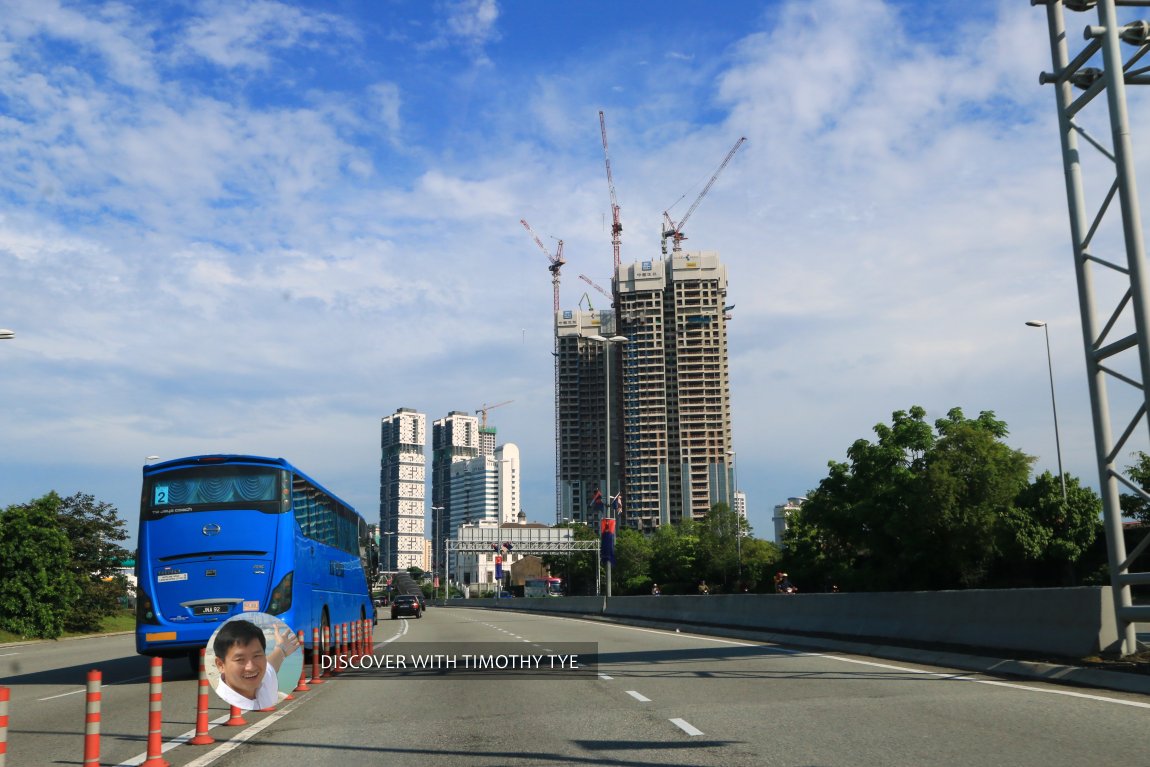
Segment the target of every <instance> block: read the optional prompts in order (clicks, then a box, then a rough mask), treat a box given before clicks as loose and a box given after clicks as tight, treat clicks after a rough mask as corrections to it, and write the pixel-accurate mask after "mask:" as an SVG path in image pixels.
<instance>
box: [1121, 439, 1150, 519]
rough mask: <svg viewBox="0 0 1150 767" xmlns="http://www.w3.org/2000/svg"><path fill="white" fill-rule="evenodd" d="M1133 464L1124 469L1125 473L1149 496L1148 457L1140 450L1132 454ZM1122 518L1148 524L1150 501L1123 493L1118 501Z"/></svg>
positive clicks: (1149, 466) (1149, 462)
mask: <svg viewBox="0 0 1150 767" xmlns="http://www.w3.org/2000/svg"><path fill="white" fill-rule="evenodd" d="M1134 457H1135V459H1136V460H1135V463H1134V465H1132V466H1127V467H1126V473H1127V474H1129V475H1130V478H1131V479H1133V480H1134V481H1135V482H1137V483H1138V486H1139V487H1140V488H1142V490H1144V491H1145V492H1146V493H1147V494H1148V495H1150V455H1147V454H1146V453H1144V452H1142V451H1141V450H1140V451H1138V452H1137V453H1135V454H1134ZM1119 503H1120V504H1121V506H1122V514H1123V516H1126V517H1130V518H1131V519H1136V520H1138V521H1139V522H1141V523H1143V524H1150V500H1147V499H1146V498H1143V497H1142V496H1140V495H1134V494H1133V493H1129V494H1127V493H1124V494H1123V495H1122V497H1121V498H1120V499H1119Z"/></svg>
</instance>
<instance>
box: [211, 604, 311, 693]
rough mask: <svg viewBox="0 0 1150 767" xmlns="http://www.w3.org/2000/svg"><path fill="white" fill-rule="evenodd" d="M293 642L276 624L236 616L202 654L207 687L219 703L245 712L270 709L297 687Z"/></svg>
mask: <svg viewBox="0 0 1150 767" xmlns="http://www.w3.org/2000/svg"><path fill="white" fill-rule="evenodd" d="M299 649H300V642H299V637H298V636H296V633H295V632H294V631H292V630H291V628H290V627H289V626H288V625H287V624H286V623H284V622H283V621H282V620H280V619H279V618H276V617H275V616H273V615H268V614H267V613H242V614H240V615H237V616H235V617H234V618H229V619H228V620H227V621H225V622H224V623H221V624H220V627H219V628H218V629H216V630H215V633H213V634H212V637H211V639H209V640H208V648H207V652H206V653H205V654H204V668H205V670H206V671H207V675H208V683H209V684H210V685H211V686H212V689H213V690H215V691H216V694H217V695H219V696H220V698H221V699H223V701H224V702H225V703H228V704H230V705H232V706H236V707H238V708H241V709H245V710H248V711H251V710H257V709H264V708H271V707H272V706H275V705H276V704H277V703H279V702H280V701H281V700H283V699H284V698H285V697H287V694H288V693H289V692H291V691H292V690H293V689H294V688H295V686H296V684H297V683H298V682H299V676H300V671H301V670H302V669H303V653H302V652H297V650H299Z"/></svg>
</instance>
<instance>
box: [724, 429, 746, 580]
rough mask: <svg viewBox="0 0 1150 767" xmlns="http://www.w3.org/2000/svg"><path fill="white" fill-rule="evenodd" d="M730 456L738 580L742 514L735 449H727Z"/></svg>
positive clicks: (740, 572)
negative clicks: (739, 506) (740, 510)
mask: <svg viewBox="0 0 1150 767" xmlns="http://www.w3.org/2000/svg"><path fill="white" fill-rule="evenodd" d="M727 455H729V456H730V457H731V480H732V484H733V485H734V486H735V488H734V490H732V491H731V509H732V511H734V512H735V531H736V534H735V561H736V563H737V566H738V572H739V580H740V581H742V579H743V515H742V514H740V513H739V509H738V505H739V464H738V462H737V461H736V460H735V451H734V450H728V451H727Z"/></svg>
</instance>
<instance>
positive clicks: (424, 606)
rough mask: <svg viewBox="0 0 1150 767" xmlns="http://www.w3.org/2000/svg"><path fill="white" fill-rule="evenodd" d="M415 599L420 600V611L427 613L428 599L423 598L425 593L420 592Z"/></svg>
mask: <svg viewBox="0 0 1150 767" xmlns="http://www.w3.org/2000/svg"><path fill="white" fill-rule="evenodd" d="M415 598H416V599H418V600H419V609H420V610H424V611H426V610H427V597H425V596H423V593H422V592H420V593H419V594H416V595H415Z"/></svg>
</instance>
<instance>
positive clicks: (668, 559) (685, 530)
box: [651, 519, 703, 594]
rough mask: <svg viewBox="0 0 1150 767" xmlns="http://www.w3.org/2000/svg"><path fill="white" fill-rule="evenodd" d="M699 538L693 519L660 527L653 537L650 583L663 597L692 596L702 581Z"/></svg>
mask: <svg viewBox="0 0 1150 767" xmlns="http://www.w3.org/2000/svg"><path fill="white" fill-rule="evenodd" d="M698 562H699V535H698V529H697V525H696V524H695V522H694V521H693V520H690V519H686V520H683V521H682V522H679V523H678V524H674V525H662V526H660V527H659V528H658V529H657V530H656V531H655V533H654V534H653V535H652V537H651V580H652V581H654V582H655V583H658V584H659V586H660V588H662V590H663V593H664V594H675V593H678V594H687V593H690V594H693V593H695V584H697V583H698V582H699V581H700V580H701V579H702V578H703V574H702V573H700V571H699V567H698Z"/></svg>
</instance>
